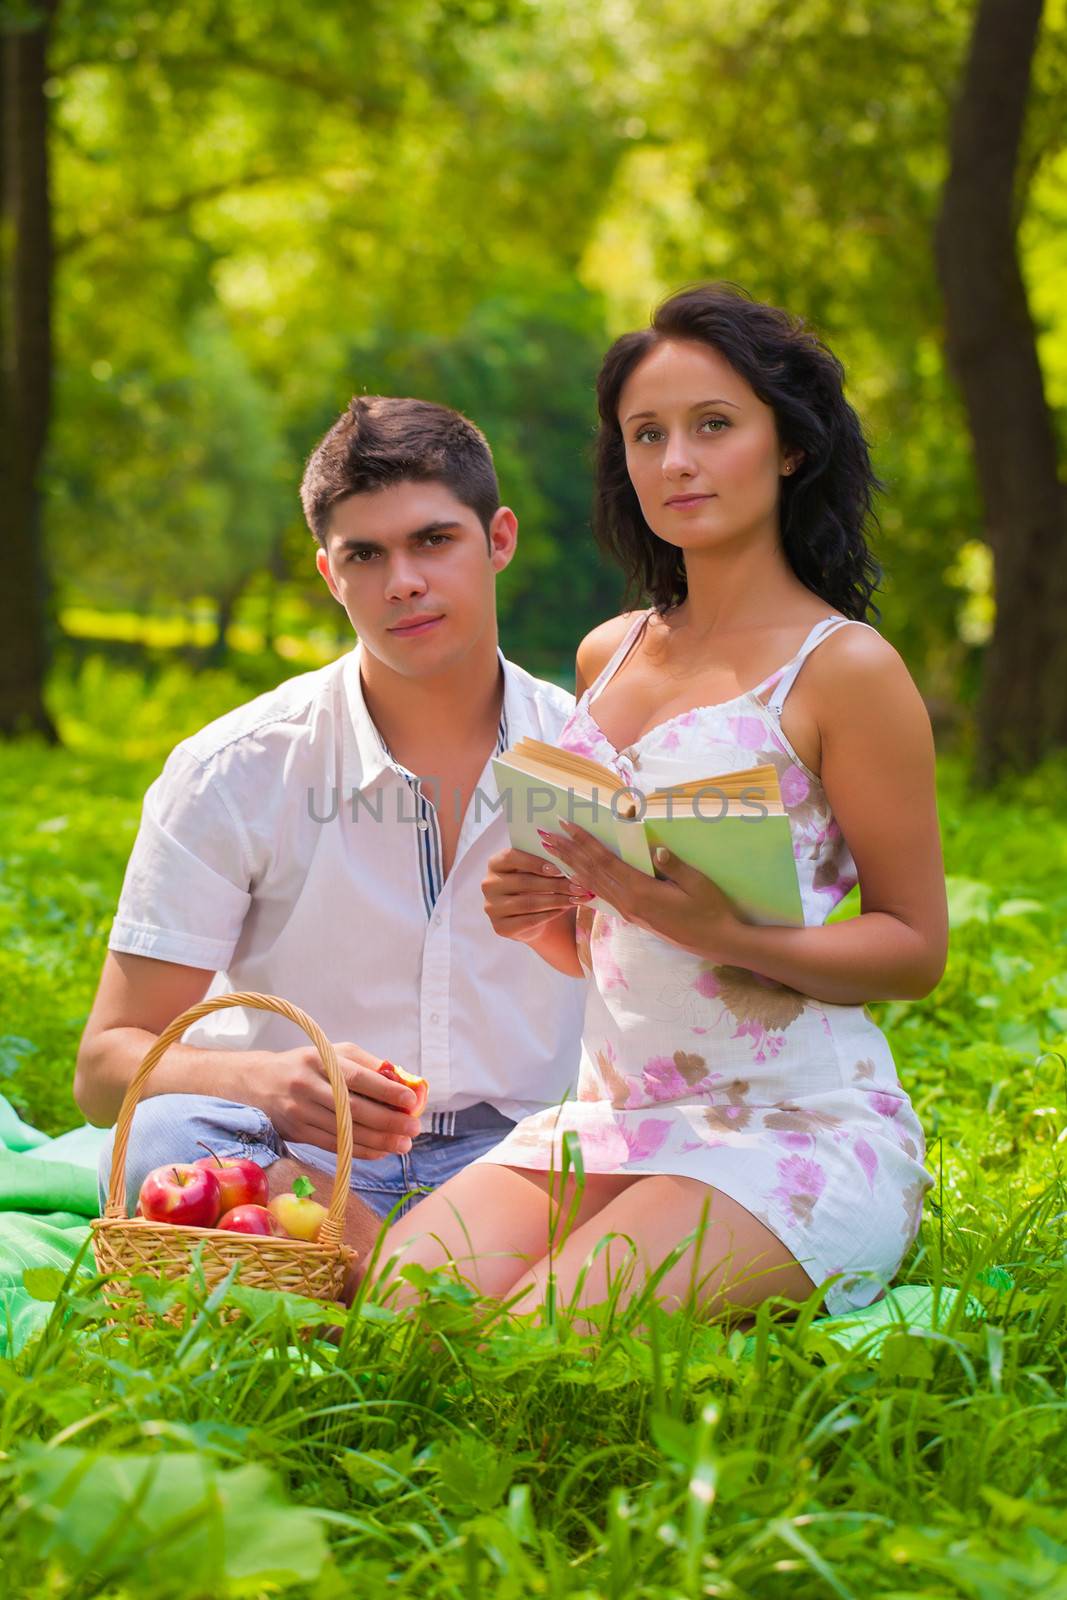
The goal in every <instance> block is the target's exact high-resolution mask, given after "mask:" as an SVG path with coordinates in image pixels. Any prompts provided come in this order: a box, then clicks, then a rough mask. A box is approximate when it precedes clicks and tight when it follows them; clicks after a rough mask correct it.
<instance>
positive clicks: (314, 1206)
mask: <svg viewBox="0 0 1067 1600" xmlns="http://www.w3.org/2000/svg"><path fill="white" fill-rule="evenodd" d="M314 1192H315V1191H314V1190H313V1189H312V1187H311V1184H310V1182H309V1181H308V1179H307V1178H305V1177H304V1176H303V1175H301V1176H300V1177H299V1178H297V1179H296V1180H295V1182H294V1183H293V1188H292V1192H291V1193H290V1194H276V1195H275V1196H274V1198H273V1200H271V1202H270V1205H269V1207H268V1210H269V1211H270V1214H271V1216H272V1217H273V1218H274V1220H275V1222H278V1223H280V1224H281V1226H282V1228H283V1229H284V1231H285V1232H286V1233H287V1234H288V1235H289V1237H290V1239H317V1238H318V1236H319V1229H320V1228H321V1227H322V1225H323V1223H324V1222H325V1221H326V1207H325V1206H323V1205H320V1204H319V1202H318V1201H317V1200H313V1199H312V1198H311V1197H312V1195H313V1194H314Z"/></svg>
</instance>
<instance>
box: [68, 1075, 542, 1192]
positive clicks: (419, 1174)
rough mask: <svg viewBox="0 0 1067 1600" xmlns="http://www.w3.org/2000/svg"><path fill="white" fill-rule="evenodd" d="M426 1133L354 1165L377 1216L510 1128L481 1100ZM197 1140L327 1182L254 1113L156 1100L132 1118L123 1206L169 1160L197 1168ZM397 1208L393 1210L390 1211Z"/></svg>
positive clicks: (306, 1148) (311, 1157)
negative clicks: (405, 1147)
mask: <svg viewBox="0 0 1067 1600" xmlns="http://www.w3.org/2000/svg"><path fill="white" fill-rule="evenodd" d="M425 1120H426V1121H428V1122H429V1124H430V1127H429V1131H428V1132H426V1133H420V1134H419V1135H418V1136H417V1138H415V1139H413V1140H412V1142H411V1149H410V1150H409V1151H408V1153H407V1154H406V1155H386V1156H381V1157H380V1158H379V1159H378V1160H377V1161H366V1160H357V1159H355V1158H353V1161H352V1176H351V1179H350V1187H351V1189H352V1192H353V1194H358V1195H359V1198H360V1199H361V1200H362V1201H363V1203H364V1204H365V1205H366V1206H368V1207H369V1208H370V1209H371V1210H372V1211H373V1212H375V1213H376V1215H378V1216H379V1217H384V1216H386V1215H388V1213H389V1212H393V1215H394V1218H395V1217H401V1216H403V1215H404V1213H405V1212H406V1211H409V1210H410V1209H411V1207H412V1206H413V1205H415V1204H416V1202H417V1201H419V1200H420V1199H421V1198H422V1196H423V1194H424V1193H426V1192H427V1191H428V1190H431V1189H436V1188H437V1187H438V1185H439V1184H442V1183H444V1182H445V1180H446V1179H447V1178H451V1177H453V1176H454V1174H455V1173H457V1172H461V1171H462V1170H463V1168H464V1167H465V1166H467V1165H468V1164H469V1163H470V1162H471V1161H474V1160H475V1159H476V1157H478V1156H480V1155H484V1154H485V1152H486V1151H487V1150H491V1149H492V1148H493V1146H494V1145H495V1144H499V1143H500V1140H501V1139H502V1138H503V1137H504V1135H505V1134H506V1133H508V1132H509V1131H510V1129H512V1128H513V1127H514V1126H515V1124H514V1122H513V1121H512V1120H511V1118H510V1117H505V1116H503V1115H502V1113H501V1112H499V1111H497V1110H496V1109H495V1107H493V1106H491V1105H489V1104H487V1103H486V1102H485V1101H482V1102H480V1103H479V1104H478V1105H474V1106H468V1107H467V1108H466V1109H465V1110H463V1111H442V1112H432V1113H430V1114H428V1115H427V1116H426V1118H425ZM113 1140H114V1130H112V1132H111V1134H109V1136H108V1139H107V1142H106V1144H105V1145H104V1147H103V1149H102V1151H101V1154H100V1170H99V1183H100V1206H101V1210H102V1209H103V1205H104V1201H105V1199H106V1197H107V1187H108V1182H109V1179H110V1176H111V1150H112V1143H113ZM200 1141H203V1144H206V1145H207V1146H208V1148H209V1149H211V1150H214V1151H215V1153H216V1155H219V1156H250V1157H251V1158H252V1160H253V1161H256V1162H258V1163H259V1165H260V1166H261V1167H269V1166H270V1165H271V1163H272V1162H274V1161H277V1160H278V1159H279V1157H281V1156H290V1157H291V1158H292V1159H293V1160H294V1161H299V1162H300V1163H301V1165H302V1166H307V1167H314V1168H315V1169H316V1171H318V1172H324V1173H327V1174H328V1175H329V1176H331V1177H332V1176H333V1174H334V1172H335V1170H336V1158H335V1156H334V1155H333V1153H332V1152H331V1151H329V1150H322V1149H320V1148H319V1146H318V1145H312V1144H286V1142H285V1141H284V1140H283V1139H282V1138H281V1137H280V1136H279V1134H278V1132H277V1130H276V1129H275V1127H274V1125H273V1124H272V1122H271V1120H270V1118H269V1117H268V1116H267V1115H266V1113H265V1112H263V1111H260V1110H259V1109H258V1108H257V1107H256V1106H245V1105H240V1104H239V1103H238V1102H237V1101H235V1100H218V1099H215V1098H214V1097H212V1096H210V1095H198V1094H159V1095H152V1096H151V1097H150V1098H149V1099H147V1100H142V1101H141V1103H140V1104H139V1105H138V1107H137V1110H136V1111H135V1112H134V1117H133V1127H132V1128H131V1130H130V1143H129V1147H128V1149H127V1153H126V1203H127V1210H129V1211H131V1212H132V1210H133V1208H134V1206H135V1205H136V1203H137V1196H138V1194H139V1193H140V1190H141V1184H142V1183H143V1182H144V1179H145V1177H146V1176H147V1174H148V1173H149V1172H151V1171H152V1169H153V1167H162V1166H166V1165H167V1164H168V1162H172V1161H196V1160H198V1159H199V1158H200V1157H201V1156H203V1155H204V1154H205V1151H204V1149H203V1147H202V1144H201V1143H200ZM394 1207H395V1208H396V1209H395V1211H394V1209H393V1208H394Z"/></svg>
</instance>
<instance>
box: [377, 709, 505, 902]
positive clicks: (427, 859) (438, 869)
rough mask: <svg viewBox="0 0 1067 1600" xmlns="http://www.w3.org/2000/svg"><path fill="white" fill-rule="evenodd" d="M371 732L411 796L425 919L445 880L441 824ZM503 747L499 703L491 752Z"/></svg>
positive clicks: (421, 793) (404, 769)
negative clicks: (417, 837) (494, 741)
mask: <svg viewBox="0 0 1067 1600" xmlns="http://www.w3.org/2000/svg"><path fill="white" fill-rule="evenodd" d="M374 732H375V735H376V737H377V740H378V743H379V744H380V745H381V747H382V750H383V752H384V753H385V755H387V756H388V757H389V760H390V761H391V762H392V764H393V766H394V767H395V768H396V770H397V772H399V773H400V775H401V777H402V778H403V779H404V781H405V782H406V783H407V785H408V788H409V789H410V790H411V792H412V794H413V796H414V797H415V814H416V821H415V826H416V827H417V828H418V830H419V836H420V837H419V873H420V877H421V882H422V900H423V905H424V906H425V907H426V916H427V918H429V917H430V916H431V915H432V914H433V908H434V906H435V905H436V904H437V897H438V895H439V894H440V893H441V888H442V886H443V884H444V881H445V875H444V857H443V854H442V847H441V824H440V819H439V818H438V815H437V808H436V806H435V805H434V803H433V801H432V800H431V799H430V796H429V795H428V794H426V793H424V791H423V788H422V784H421V783H420V781H419V779H418V778H417V777H416V775H415V773H414V772H409V771H408V769H407V767H404V766H401V764H400V762H399V761H397V760H396V759H395V758H394V756H393V753H392V751H391V750H390V749H389V746H388V745H387V744H386V742H385V740H384V739H383V738H382V736H381V734H380V733H379V732H378V729H377V728H375V729H374ZM507 747H508V716H507V712H506V711H505V709H504V706H503V703H501V707H500V721H499V723H498V724H497V731H496V749H495V750H494V751H493V754H494V755H495V756H499V755H502V754H503V752H504V751H505V750H506V749H507Z"/></svg>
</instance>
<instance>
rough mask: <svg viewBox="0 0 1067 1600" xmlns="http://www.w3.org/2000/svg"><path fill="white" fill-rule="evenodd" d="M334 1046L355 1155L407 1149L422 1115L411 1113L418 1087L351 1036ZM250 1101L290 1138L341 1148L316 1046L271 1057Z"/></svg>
mask: <svg viewBox="0 0 1067 1600" xmlns="http://www.w3.org/2000/svg"><path fill="white" fill-rule="evenodd" d="M334 1050H335V1051H336V1052H337V1060H338V1064H339V1065H340V1068H341V1073H342V1075H343V1077H344V1080H345V1083H346V1084H347V1086H348V1106H349V1112H350V1114H351V1117H352V1154H353V1155H354V1156H356V1157H358V1158H359V1159H360V1160H363V1161H377V1160H379V1159H380V1158H381V1157H382V1156H388V1155H402V1154H405V1153H406V1152H407V1151H408V1150H410V1149H411V1141H412V1139H413V1138H414V1137H415V1135H416V1134H417V1133H418V1132H419V1123H418V1120H417V1118H415V1117H412V1116H410V1115H409V1113H410V1111H411V1108H412V1107H413V1106H414V1104H415V1095H414V1092H413V1091H412V1090H411V1089H405V1087H404V1085H403V1084H401V1083H395V1082H393V1081H392V1080H391V1079H390V1078H383V1077H382V1076H381V1074H380V1073H379V1072H378V1067H379V1065H380V1058H379V1057H378V1056H372V1055H370V1054H369V1053H368V1052H367V1051H366V1050H361V1049H360V1047H359V1046H358V1045H355V1044H352V1043H350V1042H349V1041H347V1040H346V1041H345V1042H343V1043H341V1044H338V1043H334ZM249 1100H250V1103H251V1104H253V1105H257V1106H259V1107H260V1109H261V1110H263V1111H265V1112H266V1114H267V1116H268V1117H269V1118H270V1120H271V1122H272V1123H273V1124H274V1126H275V1128H276V1129H277V1130H278V1132H279V1133H280V1134H281V1136H282V1138H283V1139H285V1140H286V1142H287V1143H289V1144H313V1145H317V1146H318V1147H319V1149H321V1150H333V1151H336V1149H337V1119H336V1116H335V1114H334V1104H333V1090H332V1089H331V1088H330V1081H329V1079H328V1078H327V1076H326V1069H325V1068H324V1067H323V1065H322V1063H321V1061H320V1060H319V1054H318V1051H317V1050H315V1049H314V1048H313V1047H312V1046H311V1045H298V1046H297V1047H296V1049H293V1050H283V1051H279V1052H278V1053H277V1054H276V1055H273V1056H271V1057H269V1058H268V1059H267V1061H266V1063H265V1064H263V1065H261V1066H260V1067H259V1068H258V1069H257V1072H256V1082H255V1084H254V1085H250V1094H249Z"/></svg>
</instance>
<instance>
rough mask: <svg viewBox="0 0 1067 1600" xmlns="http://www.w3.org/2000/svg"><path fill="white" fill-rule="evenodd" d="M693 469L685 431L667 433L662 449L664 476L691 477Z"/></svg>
mask: <svg viewBox="0 0 1067 1600" xmlns="http://www.w3.org/2000/svg"><path fill="white" fill-rule="evenodd" d="M694 471H695V466H694V462H693V452H692V449H691V448H690V444H689V439H688V438H687V436H686V434H685V432H684V431H679V432H677V433H670V434H668V436H667V444H666V447H665V448H664V451H663V474H664V477H667V478H677V477H691V476H692V475H693V472H694Z"/></svg>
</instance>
